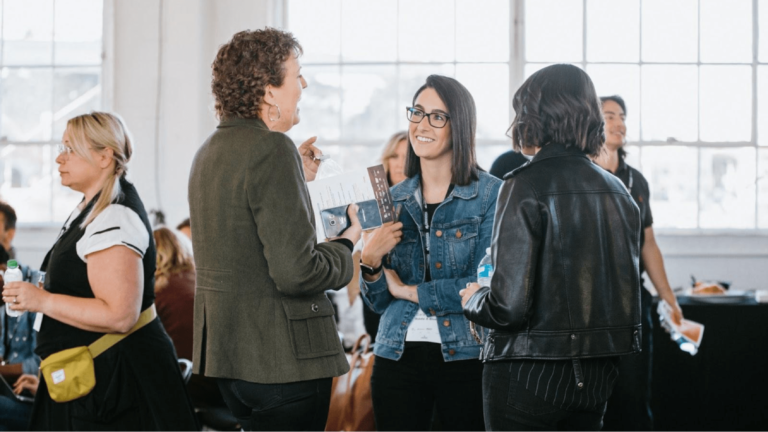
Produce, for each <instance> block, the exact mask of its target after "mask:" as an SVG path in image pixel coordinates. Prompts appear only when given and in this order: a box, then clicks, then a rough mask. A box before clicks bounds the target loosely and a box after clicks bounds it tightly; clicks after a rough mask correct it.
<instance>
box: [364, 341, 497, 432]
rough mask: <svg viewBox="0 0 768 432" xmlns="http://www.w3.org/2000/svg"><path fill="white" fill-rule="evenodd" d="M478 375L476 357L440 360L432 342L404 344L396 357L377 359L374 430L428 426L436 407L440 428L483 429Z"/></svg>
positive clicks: (479, 365) (373, 385)
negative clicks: (392, 358)
mask: <svg viewBox="0 0 768 432" xmlns="http://www.w3.org/2000/svg"><path fill="white" fill-rule="evenodd" d="M482 373H483V364H482V363H481V362H480V360H461V361H454V362H445V361H444V360H443V355H442V352H441V348H440V344H434V343H410V342H407V343H406V345H405V352H404V353H403V356H402V357H401V358H400V360H399V361H394V360H389V359H385V358H382V357H376V362H375V363H374V364H373V375H372V377H371V392H372V396H373V414H374V417H375V419H376V429H377V430H380V431H403V430H422V431H424V430H430V425H431V424H432V414H433V409H435V408H436V409H437V417H439V419H440V425H441V427H442V428H443V429H444V430H467V431H478V430H483V429H484V426H483V394H482Z"/></svg>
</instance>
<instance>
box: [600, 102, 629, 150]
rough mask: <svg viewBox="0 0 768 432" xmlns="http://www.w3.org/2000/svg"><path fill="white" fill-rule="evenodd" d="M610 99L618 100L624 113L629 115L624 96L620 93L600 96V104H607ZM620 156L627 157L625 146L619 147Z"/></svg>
mask: <svg viewBox="0 0 768 432" xmlns="http://www.w3.org/2000/svg"><path fill="white" fill-rule="evenodd" d="M608 101H614V102H616V103H617V104H618V105H619V106H620V107H621V110H622V111H624V115H625V116H626V115H627V104H625V103H624V98H623V97H621V96H619V95H612V96H602V97H601V98H600V105H605V103H606V102H608ZM618 153H619V157H620V158H622V159H626V158H627V151H626V150H624V146H621V147H619V151H618Z"/></svg>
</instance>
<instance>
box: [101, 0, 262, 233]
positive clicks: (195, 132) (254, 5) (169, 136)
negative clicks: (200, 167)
mask: <svg viewBox="0 0 768 432" xmlns="http://www.w3.org/2000/svg"><path fill="white" fill-rule="evenodd" d="M161 5H162V7H163V11H162V13H163V21H162V22H163V28H162V40H163V43H162V63H161V68H162V72H161V75H160V79H159V81H158V47H159V37H160V34H159V28H158V18H159V16H158V15H159V13H160V6H161ZM272 14H273V11H272V8H271V2H269V1H267V0H164V1H163V2H160V1H158V0H131V1H115V2H114V26H113V27H114V47H113V50H112V52H107V56H108V60H112V61H113V62H114V74H113V85H114V96H113V98H114V99H113V104H112V109H113V110H114V111H115V112H118V113H120V114H121V115H122V116H123V117H124V119H125V121H126V123H127V124H128V126H129V127H130V129H131V131H132V133H133V135H134V141H135V143H136V151H135V156H134V158H133V160H132V162H131V164H130V168H129V170H130V171H129V172H130V174H131V175H130V178H131V180H132V181H133V182H134V183H135V184H136V186H137V188H138V189H139V193H140V194H141V197H142V199H143V200H144V204H145V205H146V207H147V209H154V208H158V207H159V208H162V210H163V211H164V212H165V214H166V216H167V219H166V220H167V222H168V223H169V224H170V225H176V224H177V223H179V222H181V220H182V219H184V218H186V217H187V216H188V213H189V210H188V206H187V178H188V174H189V169H190V166H191V164H192V159H193V157H194V155H195V152H196V151H197V149H198V147H199V146H200V145H201V144H202V142H203V141H204V140H205V138H206V137H207V136H208V135H209V134H210V133H211V132H212V131H213V129H214V128H215V127H216V124H217V121H216V119H215V116H214V112H213V99H212V98H211V95H210V80H211V67H210V65H211V62H212V61H213V58H214V56H215V54H216V51H217V49H218V47H219V46H220V45H221V44H223V43H225V42H226V41H227V40H229V39H230V38H231V37H232V35H233V34H234V33H236V32H238V31H241V30H246V29H255V28H260V27H264V26H265V25H270V24H271V22H272V19H271V16H272ZM110 56H111V57H110ZM158 84H159V85H160V88H161V92H160V110H159V123H156V115H157V114H158V112H157V109H156V107H157V88H158ZM156 124H159V133H158V143H159V146H158V147H156V146H155V129H156ZM156 163H157V164H158V166H159V169H158V171H157V172H156V170H155V164H156Z"/></svg>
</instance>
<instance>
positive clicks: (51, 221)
mask: <svg viewBox="0 0 768 432" xmlns="http://www.w3.org/2000/svg"><path fill="white" fill-rule="evenodd" d="M57 1H58V0H51V4H52V9H51V13H52V14H53V17H52V20H51V60H50V63H49V64H37V65H24V64H14V65H6V64H5V54H6V50H5V37H4V34H5V33H4V32H5V11H6V8H5V0H0V11H2V12H0V71H2V70H4V69H6V68H8V69H17V70H21V69H50V70H51V80H52V82H51V106H50V109H51V114H53V113H55V111H56V110H55V106H56V100H55V98H54V97H53V95H54V94H55V92H56V71H57V70H76V69H99V83H100V84H99V85H100V86H101V95H100V99H101V100H100V105H101V107H102V109H104V107H105V102H107V96H106V94H107V91H105V87H106V86H105V82H110V83H111V79H110V80H107V79H106V78H105V72H106V71H107V70H111V68H110V67H109V66H108V64H107V63H108V62H107V60H106V55H105V49H106V46H107V43H108V25H109V31H111V29H112V27H111V19H107V17H110V18H111V17H112V15H113V13H112V10H113V7H114V4H113V1H114V0H102V35H101V50H100V51H101V56H100V57H101V61H100V62H99V63H98V64H66V65H60V64H57V63H56V2H57ZM110 40H111V39H110ZM109 93H110V94H111V91H110V92H109ZM0 103H2V102H0ZM55 125H56V120H55V119H54V117H53V116H51V124H50V128H51V133H52V134H51V140H49V141H46V140H42V141H41V140H34V141H32V140H30V141H18V140H10V139H8V138H7V137H5V136H0V148H7V147H8V146H18V147H21V148H23V147H41V148H44V146H50V151H51V156H53V157H55V152H56V150H55V148H56V147H55V146H56V145H58V144H60V143H61V140H60V139H57V138H56V137H55V136H53V132H54V130H55ZM53 165H55V164H53V163H52V165H51V170H50V172H49V173H46V174H47V175H51V176H53V174H54V173H53V169H54V167H53ZM51 180H52V181H51V182H50V184H49V193H50V200H49V201H48V208H47V213H48V221H47V222H19V226H20V227H49V226H53V225H56V226H58V224H59V222H61V221H57V220H56V219H55V217H54V206H53V201H54V194H55V192H56V184H55V182H54V181H53V177H52V178H51Z"/></svg>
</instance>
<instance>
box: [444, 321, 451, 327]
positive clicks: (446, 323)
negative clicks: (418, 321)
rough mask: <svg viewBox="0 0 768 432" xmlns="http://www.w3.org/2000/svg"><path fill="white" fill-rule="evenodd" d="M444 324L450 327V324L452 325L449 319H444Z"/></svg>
mask: <svg viewBox="0 0 768 432" xmlns="http://www.w3.org/2000/svg"><path fill="white" fill-rule="evenodd" d="M443 325H444V326H445V327H450V326H451V322H450V321H448V320H445V321H443Z"/></svg>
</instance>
